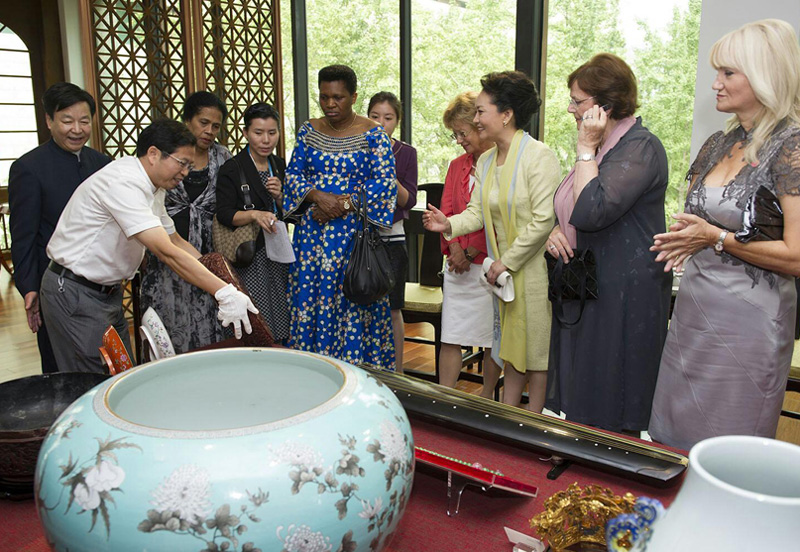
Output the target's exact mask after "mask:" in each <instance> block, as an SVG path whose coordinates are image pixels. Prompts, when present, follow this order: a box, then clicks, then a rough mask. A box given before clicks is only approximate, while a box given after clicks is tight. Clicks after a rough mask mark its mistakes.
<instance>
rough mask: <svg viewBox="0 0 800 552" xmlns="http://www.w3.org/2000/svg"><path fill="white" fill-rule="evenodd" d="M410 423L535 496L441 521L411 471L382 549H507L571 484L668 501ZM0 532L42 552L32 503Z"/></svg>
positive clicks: (465, 509) (493, 500)
mask: <svg viewBox="0 0 800 552" xmlns="http://www.w3.org/2000/svg"><path fill="white" fill-rule="evenodd" d="M412 426H413V429H414V439H415V444H416V445H417V446H419V447H423V448H426V449H429V450H434V451H436V452H439V453H441V454H444V455H447V456H452V457H456V458H459V459H461V460H466V461H469V462H480V463H481V464H483V466H484V467H486V468H489V469H492V470H498V471H501V472H502V473H503V474H504V475H505V476H507V477H511V478H514V479H518V480H520V481H523V482H525V483H529V484H531V485H535V486H537V487H538V488H539V494H538V496H537V497H536V498H525V497H517V496H511V495H508V494H505V493H497V492H493V491H490V492H489V493H483V492H481V491H480V490H475V489H476V488H475V487H471V486H469V487H467V490H466V491H464V494H463V496H462V499H461V507H460V511H459V514H458V515H457V516H455V517H449V516H448V515H447V504H448V500H447V480H446V478H445V477H444V476H443V475H442V476H438V475H436V474H429V473H422V472H420V471H418V472H417V474H416V475H415V480H414V490H413V491H412V493H411V499H410V501H409V503H408V507H407V508H406V512H405V516H404V518H403V520H402V521H401V523H400V526H399V527H398V530H397V532H396V534H395V536H394V539H393V540H392V542H391V544H390V546H389V548H388V549H387V552H420V551H426V552H436V551H450V550H453V551H462V550H463V551H467V550H470V551H473V550H475V551H477V550H480V551H510V550H511V548H512V547H511V545H510V544H509V543H508V541H507V539H506V537H505V532H504V531H503V527H506V526H507V527H510V528H512V529H516V530H517V531H521V532H523V533H526V534H529V535H534V536H535V533H534V531H533V530H532V529H531V528H530V526H529V523H528V520H529V519H530V518H532V517H533V516H534V515H536V514H537V513H539V512H540V511H542V509H543V507H544V506H543V505H544V501H545V499H547V498H548V497H549V496H551V495H552V494H554V493H556V492H558V491H561V490H564V489H566V488H567V487H568V486H569V485H570V484H571V483H573V482H578V483H579V484H580V485H581V486H584V485H588V484H590V483H597V484H600V485H602V486H604V487H609V488H611V489H612V490H613V491H614V492H615V493H617V494H623V493H625V492H631V493H633V494H634V495H636V496H640V495H645V496H650V497H653V498H658V499H659V500H661V501H662V502H663V503H664V505H665V506H668V505H669V504H670V503H671V502H672V500H673V498H674V496H675V494H676V493H677V490H678V487H679V486H678V485H676V486H674V487H671V488H668V489H658V488H654V487H649V486H647V485H643V484H641V483H636V482H633V481H630V480H626V479H624V478H622V477H617V476H614V475H609V474H605V473H603V472H599V471H595V470H592V469H588V468H584V467H581V466H576V465H572V466H570V467H569V468H568V469H567V470H566V471H565V472H564V473H563V474H562V475H561V477H559V478H558V479H557V480H555V481H551V480H549V479H547V477H546V474H547V472H548V470H549V469H550V467H551V466H550V464H549V463H548V462H542V461H540V460H539V457H540V456H542V455H540V454H537V453H534V452H529V451H525V450H519V449H516V448H514V447H512V446H509V445H504V444H499V443H494V442H492V441H489V440H486V439H482V438H479V437H475V436H472V435H464V434H462V433H459V432H457V431H453V430H451V429H447V428H443V427H440V426H437V425H433V424H429V423H424V422H419V421H413V422H412ZM0 527H1V528H0V551H2V552H5V551H9V552H11V551H14V552H47V551H48V550H49V548H48V547H47V543H46V541H45V539H44V536H43V534H42V528H41V525H40V524H39V520H38V517H37V515H36V509H35V507H34V503H33V501H32V500H28V501H24V502H9V501H0ZM264 550H265V552H266V550H267V549H266V548H264Z"/></svg>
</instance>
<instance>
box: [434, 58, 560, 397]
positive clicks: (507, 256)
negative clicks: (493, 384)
mask: <svg viewBox="0 0 800 552" xmlns="http://www.w3.org/2000/svg"><path fill="white" fill-rule="evenodd" d="M481 86H482V87H483V90H481V93H480V94H478V97H477V99H476V100H475V107H476V114H475V119H474V121H475V125H476V127H477V129H478V133H479V136H480V138H481V139H482V140H484V141H488V142H494V143H495V144H496V146H495V147H493V148H491V149H489V150H488V151H487V152H486V153H484V154H483V155H482V156H481V157H480V159H479V160H478V166H477V169H476V171H475V174H476V175H477V177H478V182H477V184H476V185H475V188H474V189H473V191H472V196H471V199H470V202H469V205H468V206H467V208H466V209H465V210H464V211H463V212H461V213H460V214H457V215H453V216H451V217H447V216H445V215H444V214H443V213H442V212H441V211H440V210H439V209H436V208H435V207H433V206H432V205H429V206H428V209H429V210H428V211H426V212H425V214H424V215H423V220H424V221H425V227H426V228H427V229H428V230H432V231H434V232H442V233H444V234H445V236H444V237H445V238H446V239H448V240H452V239H453V238H455V237H458V236H463V235H465V234H469V233H471V232H475V231H476V230H480V229H481V228H485V229H486V238H487V241H488V242H489V248H488V252H489V255H490V256H491V258H493V259H494V262H493V263H492V265H491V268H489V270H488V272H487V274H486V278H487V281H488V283H489V284H490V285H494V284H495V283H496V282H497V279H498V277H500V276H501V275H502V274H503V273H504V272H509V273H511V274H512V275H513V285H514V300H513V301H510V302H508V303H503V302H498V305H497V313H496V319H497V320H498V321H499V324H498V325H499V328H496V330H495V334H496V335H495V339H494V347H493V348H492V354H493V355H494V357H495V358H496V359H497V358H499V359H500V361H502V362H503V363H504V365H505V368H506V370H505V376H504V381H503V385H504V392H503V402H504V403H506V404H510V405H513V406H518V405H519V404H520V400H521V398H522V392H523V389H524V388H525V386H526V385H528V389H529V397H530V398H529V402H528V409H529V410H531V411H534V412H541V410H542V406H543V405H544V396H545V387H546V382H547V351H548V346H549V343H550V322H549V319H550V304H549V303H548V301H547V270H546V267H545V262H544V246H545V241H546V240H547V235H548V233H549V232H550V229H551V228H552V227H553V223H554V220H555V216H554V214H553V192H554V191H555V189H556V186H557V185H558V181H559V180H560V169H559V166H558V161H557V159H556V156H555V154H554V153H553V152H552V151H551V150H550V148H548V147H547V146H545V145H544V144H543V143H541V142H539V141H537V140H535V139H533V138H532V137H531V136H530V135H529V134H528V133H526V132H525V131H524V130H522V129H523V128H524V127H525V126H526V125H527V124H528V122H529V121H530V120H531V117H532V116H533V114H534V113H536V112H537V111H538V110H539V105H540V104H541V100H540V99H539V93H538V91H537V90H536V86H535V85H534V84H533V82H532V81H531V80H530V78H528V77H527V76H526V75H525V74H524V73H521V72H519V71H504V72H502V73H489V74H488V75H485V76H484V77H483V78H482V79H481ZM487 293H489V292H488V291H487ZM497 330H499V335H498V331H497Z"/></svg>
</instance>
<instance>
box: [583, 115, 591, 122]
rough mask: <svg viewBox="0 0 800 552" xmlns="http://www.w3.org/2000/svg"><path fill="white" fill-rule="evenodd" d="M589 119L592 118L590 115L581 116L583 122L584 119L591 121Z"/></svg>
mask: <svg viewBox="0 0 800 552" xmlns="http://www.w3.org/2000/svg"><path fill="white" fill-rule="evenodd" d="M591 118H592V115H584V116H583V120H584V121H585V120H586V119H591Z"/></svg>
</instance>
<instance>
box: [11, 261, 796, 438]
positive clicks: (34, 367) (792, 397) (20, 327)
mask: <svg viewBox="0 0 800 552" xmlns="http://www.w3.org/2000/svg"><path fill="white" fill-rule="evenodd" d="M406 335H407V336H416V337H424V338H427V339H432V338H433V330H432V328H431V327H430V326H429V325H428V324H406ZM131 341H132V340H131ZM795 343H796V346H795V355H794V359H793V364H794V365H796V366H797V365H800V346H798V345H797V344H798V343H800V342H795ZM404 353H405V360H404V366H405V368H406V369H409V370H421V371H426V372H430V373H433V372H434V353H433V346H431V345H424V344H418V343H409V342H407V343H406V346H405V350H404ZM40 370H41V368H40V362H39V350H38V348H37V345H36V336H35V335H34V334H32V333H31V331H30V330H29V329H28V324H27V321H26V317H25V307H24V303H23V300H22V298H21V297H20V295H19V293H18V292H17V290H16V288H15V287H14V284H13V282H12V280H11V278H10V277H9V275H8V273H7V272H6V271H5V270H2V269H0V383H2V382H5V381H8V380H12V379H17V378H22V377H25V376H29V375H33V374H38V373H40ZM457 389H460V390H462V391H465V392H467V393H477V392H478V391H480V385H479V384H477V383H471V382H466V381H463V380H461V381H459V382H458V385H457ZM784 406H785V407H786V408H789V409H791V410H794V411H800V394H797V393H787V397H786V401H785V403H784ZM0 408H2V406H0ZM778 439H780V440H783V441H788V442H790V443H795V444H798V445H800V421H797V420H789V419H787V418H785V417H781V421H780V424H779V426H778Z"/></svg>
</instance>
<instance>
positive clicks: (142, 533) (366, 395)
mask: <svg viewBox="0 0 800 552" xmlns="http://www.w3.org/2000/svg"><path fill="white" fill-rule="evenodd" d="M413 468H414V445H413V440H412V437H411V427H410V425H409V422H408V418H407V417H406V414H405V411H404V410H403V408H402V406H401V405H400V402H399V401H398V400H397V399H396V398H395V396H394V393H393V392H392V391H391V390H390V389H389V388H388V387H386V386H384V385H383V384H382V383H381V382H379V381H378V380H376V379H375V378H373V377H372V376H370V375H368V374H367V373H366V372H364V371H363V370H360V369H358V368H356V367H354V366H351V365H349V364H347V363H344V362H340V361H336V360H333V359H330V358H327V357H323V356H319V355H313V354H310V353H302V352H297V351H290V350H279V349H227V350H218V351H207V352H200V353H192V354H186V355H180V356H177V357H173V358H169V359H165V360H160V361H157V362H153V363H150V364H146V365H143V366H141V367H139V368H135V369H133V370H130V371H128V372H124V373H122V374H120V375H119V376H117V377H115V378H113V379H111V380H109V381H107V382H105V383H103V384H100V385H98V386H97V387H95V388H94V389H92V390H91V391H89V392H88V393H87V394H85V395H83V396H82V397H81V398H80V399H78V400H77V401H76V402H75V403H73V404H72V405H71V406H70V407H69V408H68V409H67V410H66V411H65V412H64V413H63V414H62V415H61V416H60V417H59V418H58V420H56V422H55V423H54V425H53V426H52V428H51V429H50V432H49V433H48V435H47V437H46V439H45V441H44V443H43V445H42V450H41V453H40V455H39V461H38V464H37V470H36V500H37V507H38V510H39V515H40V517H41V520H42V523H43V525H44V528H45V533H46V536H47V539H48V541H49V542H50V543H51V545H52V546H53V547H54V549H55V550H58V551H64V552H66V551H67V550H69V552H100V551H113V552H125V551H137V552H141V551H144V550H150V551H156V550H158V551H162V550H169V551H174V552H179V551H191V552H199V551H208V552H212V551H222V550H230V551H242V552H254V551H256V550H261V551H263V552H267V551H283V552H337V551H342V552H356V551H358V552H361V551H363V552H367V551H377V550H381V549H382V548H383V547H384V546H385V545H386V543H387V542H388V541H389V539H390V536H391V535H392V533H393V531H394V530H395V528H396V527H397V524H398V523H399V521H400V518H401V516H402V514H403V510H404V508H405V505H406V503H407V500H408V496H409V494H410V492H411V485H412V479H413Z"/></svg>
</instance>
